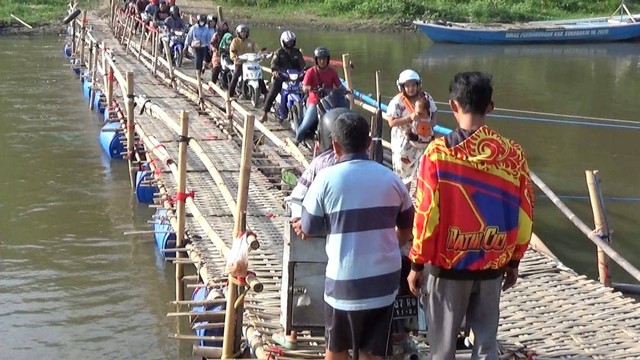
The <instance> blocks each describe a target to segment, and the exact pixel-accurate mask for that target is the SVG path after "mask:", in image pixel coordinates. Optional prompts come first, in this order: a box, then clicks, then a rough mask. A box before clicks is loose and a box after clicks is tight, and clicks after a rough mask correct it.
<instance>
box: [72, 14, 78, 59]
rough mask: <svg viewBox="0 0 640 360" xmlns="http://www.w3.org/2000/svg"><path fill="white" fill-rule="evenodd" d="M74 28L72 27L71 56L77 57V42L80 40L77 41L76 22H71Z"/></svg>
mask: <svg viewBox="0 0 640 360" xmlns="http://www.w3.org/2000/svg"><path fill="white" fill-rule="evenodd" d="M71 24H72V26H71V54H72V55H75V54H76V50H77V48H78V46H77V45H76V41H77V40H78V39H76V38H77V37H78V36H77V35H76V21H75V20H74V21H72V22H71Z"/></svg>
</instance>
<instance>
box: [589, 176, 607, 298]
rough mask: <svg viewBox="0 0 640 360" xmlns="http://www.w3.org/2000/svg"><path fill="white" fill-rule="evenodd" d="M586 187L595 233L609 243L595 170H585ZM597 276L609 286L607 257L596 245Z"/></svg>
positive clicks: (598, 180) (598, 181)
mask: <svg viewBox="0 0 640 360" xmlns="http://www.w3.org/2000/svg"><path fill="white" fill-rule="evenodd" d="M585 176H586V178H587V187H588V188H589V199H590V201H591V209H592V210H593V223H594V226H595V229H594V230H593V231H594V232H595V233H596V235H598V236H600V238H602V239H603V240H605V241H606V242H607V243H608V244H611V238H610V236H611V233H610V231H609V223H608V222H607V217H606V214H605V211H604V202H603V200H602V192H601V190H600V177H599V176H598V171H597V170H586V171H585ZM597 249H598V250H597V253H598V278H599V280H600V283H602V284H603V285H604V286H611V275H610V273H609V259H608V258H607V255H606V254H605V253H604V250H603V249H602V248H601V247H600V246H598V247H597Z"/></svg>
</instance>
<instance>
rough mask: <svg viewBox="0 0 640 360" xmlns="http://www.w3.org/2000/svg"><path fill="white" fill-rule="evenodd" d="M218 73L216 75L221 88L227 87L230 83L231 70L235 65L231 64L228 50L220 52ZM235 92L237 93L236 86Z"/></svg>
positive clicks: (231, 77)
mask: <svg viewBox="0 0 640 360" xmlns="http://www.w3.org/2000/svg"><path fill="white" fill-rule="evenodd" d="M220 68H221V70H220V75H219V77H218V82H219V83H220V86H221V87H222V88H223V89H228V88H229V84H231V79H233V70H234V69H235V66H234V65H233V61H232V60H231V57H229V52H228V51H222V53H221V54H220ZM236 93H238V88H237V87H236Z"/></svg>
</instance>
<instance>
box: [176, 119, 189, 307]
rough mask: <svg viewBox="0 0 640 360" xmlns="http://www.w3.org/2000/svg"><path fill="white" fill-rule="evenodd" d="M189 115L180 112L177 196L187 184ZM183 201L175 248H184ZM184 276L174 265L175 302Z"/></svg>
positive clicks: (180, 254) (180, 267) (180, 255)
mask: <svg viewBox="0 0 640 360" xmlns="http://www.w3.org/2000/svg"><path fill="white" fill-rule="evenodd" d="M188 136H189V115H188V114H187V112H186V111H184V110H182V111H181V112H180V140H179V141H180V146H179V148H178V154H179V157H178V173H179V176H180V177H179V178H178V194H184V193H185V189H186V182H187V147H188V145H189V138H188ZM185 200H186V199H181V198H180V196H178V206H177V207H178V211H177V213H178V228H177V229H176V247H177V248H181V247H183V246H184V230H185V229H184V228H185V208H184V207H185ZM176 257H177V258H178V259H181V258H184V257H185V254H184V253H183V252H177V253H176ZM183 276H184V266H183V265H182V264H179V263H176V300H178V301H182V300H184V286H182V277H183Z"/></svg>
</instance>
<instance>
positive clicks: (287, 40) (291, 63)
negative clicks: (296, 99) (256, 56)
mask: <svg viewBox="0 0 640 360" xmlns="http://www.w3.org/2000/svg"><path fill="white" fill-rule="evenodd" d="M280 46H281V47H280V48H279V49H278V50H276V51H275V53H274V54H273V57H272V58H271V72H272V78H271V88H270V89H269V94H268V95H267V98H266V100H265V104H264V109H263V113H262V118H261V119H260V121H263V122H264V121H265V120H267V115H268V114H269V110H271V106H273V102H274V101H275V100H276V97H277V96H278V94H279V93H280V91H282V81H283V79H282V77H281V76H280V74H279V72H280V71H287V70H289V69H295V70H298V71H302V70H304V68H305V66H306V63H305V61H304V57H303V56H302V53H301V52H300V49H298V48H296V34H294V33H293V31H288V30H287V31H285V32H283V33H282V34H281V35H280ZM286 106H287V105H286V103H285V102H284V101H281V103H280V108H283V107H286Z"/></svg>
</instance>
